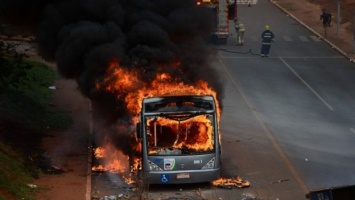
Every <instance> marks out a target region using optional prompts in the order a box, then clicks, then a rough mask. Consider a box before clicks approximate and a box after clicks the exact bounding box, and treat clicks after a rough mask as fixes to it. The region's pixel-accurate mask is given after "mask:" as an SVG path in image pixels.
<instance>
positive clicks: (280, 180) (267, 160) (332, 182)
mask: <svg viewBox="0 0 355 200" xmlns="http://www.w3.org/2000/svg"><path fill="white" fill-rule="evenodd" d="M238 17H239V18H240V19H241V20H242V21H243V22H244V23H245V26H246V33H245V45H244V46H236V45H235V44H236V35H235V34H233V35H231V37H229V39H228V43H227V44H226V45H220V46H216V47H217V48H218V49H219V52H218V56H217V57H216V59H215V63H213V65H214V66H215V67H216V68H217V69H218V72H219V73H220V77H221V79H222V80H224V86H225V98H224V99H223V106H224V108H223V113H222V119H221V126H220V128H221V132H222V143H223V149H222V153H223V154H222V163H223V165H222V176H224V177H234V176H240V177H242V178H243V179H247V180H249V181H250V182H251V187H249V188H244V189H233V190H223V189H218V188H210V187H209V186H205V185H203V186H201V185H195V186H192V187H185V186H184V187H183V186H181V187H177V188H175V189H173V188H172V187H169V186H167V188H165V189H164V188H159V189H157V188H156V189H154V188H151V191H150V192H154V191H155V192H158V193H162V194H163V193H165V195H166V194H176V193H184V192H187V191H196V190H197V189H201V187H202V190H201V191H200V192H199V193H201V194H202V196H203V197H204V198H207V199H209V200H215V199H223V200H238V199H252V198H255V199H268V200H269V199H270V200H271V199H273V200H274V199H279V200H286V199H287V200H302V199H306V197H305V195H306V194H307V193H308V192H310V191H312V190H318V189H326V188H330V187H338V186H346V185H354V184H355V145H354V143H355V65H354V64H353V63H351V62H349V61H348V59H347V58H345V57H344V56H343V55H342V54H341V53H339V52H337V51H336V50H335V49H333V48H332V47H331V46H329V45H328V44H327V43H325V42H324V41H323V40H320V39H319V38H318V37H317V36H316V35H315V34H314V33H312V32H311V31H309V30H307V29H306V28H305V27H303V26H301V25H300V24H299V23H298V22H297V21H295V20H294V19H292V18H290V17H289V16H287V15H286V14H285V13H283V12H282V11H281V10H279V9H278V8H277V7H275V6H274V5H273V4H272V3H270V2H269V1H266V0H263V1H258V3H257V4H256V5H252V7H247V6H242V5H240V6H239V8H238ZM265 24H269V25H270V26H271V30H272V31H273V32H274V34H275V36H276V38H275V43H273V45H272V47H271V52H270V57H268V58H262V57H260V56H259V55H258V54H259V51H260V46H261V38H260V35H261V32H262V31H263V27H264V25H265ZM230 26H231V30H233V27H232V26H233V23H232V21H231V23H230ZM97 177H100V176H96V178H95V177H93V189H92V190H93V191H94V192H95V191H96V190H99V189H97V188H96V187H97V183H98V182H97V180H98V178H97ZM101 182H105V180H104V181H101ZM106 182H107V181H106ZM106 184H107V183H106ZM108 184H109V185H110V186H109V188H110V189H109V190H113V191H116V193H117V191H118V189H117V187H116V186H113V184H112V183H108ZM169 189H170V190H169ZM100 190H101V192H100V193H101V194H103V193H106V192H104V191H102V189H100ZM169 192H170V193H169ZM107 194H110V191H108V193H107ZM168 196H169V195H168ZM248 197H250V198H248ZM165 198H167V196H165ZM152 199H154V198H152Z"/></svg>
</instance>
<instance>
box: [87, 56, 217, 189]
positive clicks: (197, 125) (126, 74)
mask: <svg viewBox="0 0 355 200" xmlns="http://www.w3.org/2000/svg"><path fill="white" fill-rule="evenodd" d="M179 65H180V63H178V62H177V63H175V64H174V65H173V66H172V67H179ZM106 73H107V75H108V76H107V77H108V78H106V79H105V80H103V82H101V83H98V84H97V85H96V89H98V90H105V91H108V92H110V93H112V94H115V95H117V98H118V99H124V101H125V103H126V106H127V110H128V111H129V113H130V114H131V116H132V121H133V122H134V123H137V122H138V114H139V112H140V111H141V103H142V101H143V98H145V97H153V96H165V95H176V96H178V95H212V96H213V97H214V99H215V101H216V107H217V117H218V122H219V118H220V109H219V107H218V105H219V104H218V101H217V98H216V96H217V94H216V92H215V91H213V90H212V89H211V88H210V87H209V86H208V84H207V82H205V81H202V80H200V81H198V82H197V83H195V84H194V85H192V84H187V83H184V82H183V81H182V80H181V79H180V78H173V77H171V76H170V75H169V74H167V73H158V74H157V75H156V76H155V77H154V78H153V79H152V80H150V81H149V83H146V82H144V81H142V80H140V79H139V76H138V72H137V71H131V70H128V69H125V68H124V67H123V66H121V65H120V64H119V62H118V61H117V60H113V61H112V62H111V63H110V64H109V67H108V69H107V71H106ZM193 120H194V121H191V120H186V121H184V122H182V123H181V124H180V128H183V129H186V130H187V129H189V130H193V129H196V131H195V132H197V133H198V134H196V133H195V134H193V133H192V132H191V131H190V132H191V133H189V139H187V138H186V137H185V138H184V137H181V138H179V139H178V140H177V141H176V143H174V146H173V147H174V148H178V147H181V146H183V145H184V146H186V147H188V148H191V149H194V150H209V149H213V138H212V135H213V134H212V132H213V129H212V125H211V124H210V123H211V122H210V121H209V120H207V119H206V117H205V116H198V117H194V119H193ZM157 122H158V123H159V124H160V125H161V126H164V125H167V124H169V123H171V122H169V120H167V119H163V118H159V119H158V121H157ZM148 123H149V122H148ZM169 126H170V127H172V129H173V131H174V132H176V133H178V132H179V131H178V130H177V129H178V128H177V127H176V125H171V124H170V125H169ZM132 148H135V149H136V150H139V149H140V148H141V147H140V145H139V144H137V145H136V146H134V147H132ZM108 149H109V148H108ZM106 151H107V147H105V148H98V149H96V151H95V156H96V157H97V158H101V157H105V159H106V160H107V162H106V165H105V167H103V166H96V168H93V170H105V171H115V172H120V173H123V172H124V171H126V170H128V166H127V165H125V164H123V163H122V160H118V159H117V153H116V152H115V151H112V150H110V153H109V154H107V153H106ZM150 151H151V150H150ZM127 159H128V158H127ZM128 163H129V162H128ZM131 163H133V166H131V167H132V168H133V169H137V168H138V167H139V163H140V161H139V160H138V159H137V160H134V161H131ZM126 182H130V180H126Z"/></svg>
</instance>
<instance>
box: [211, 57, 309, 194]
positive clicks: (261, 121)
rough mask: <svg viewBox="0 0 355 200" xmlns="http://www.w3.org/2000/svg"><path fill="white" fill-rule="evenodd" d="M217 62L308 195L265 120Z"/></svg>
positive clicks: (306, 189) (228, 73)
mask: <svg viewBox="0 0 355 200" xmlns="http://www.w3.org/2000/svg"><path fill="white" fill-rule="evenodd" d="M218 61H219V63H220V64H221V67H222V69H223V70H224V73H225V74H226V76H227V79H229V80H230V81H231V82H232V85H233V86H234V87H235V88H236V89H237V91H238V92H239V93H240V95H241V96H242V98H243V100H244V102H245V103H246V104H247V105H248V107H249V108H250V110H251V112H252V113H253V115H254V117H255V118H256V120H257V121H258V123H259V124H260V126H261V127H262V129H263V130H264V132H265V133H266V135H267V137H268V138H269V140H270V141H271V144H272V146H273V148H274V149H275V151H276V152H277V153H278V155H279V156H280V158H281V160H282V161H283V162H284V163H285V165H286V166H287V168H288V169H289V171H290V173H291V174H292V175H293V177H294V178H295V179H296V181H297V183H298V184H299V186H300V187H301V189H302V190H303V192H304V193H305V194H306V193H308V192H309V190H308V188H307V186H306V184H305V183H304V182H303V180H302V178H301V176H300V175H299V174H298V172H297V171H296V169H295V168H294V167H293V165H292V163H291V161H290V160H289V159H288V157H287V156H286V154H285V152H284V151H283V150H282V149H281V147H280V146H279V144H278V143H277V142H276V139H275V137H274V136H273V135H272V133H271V131H270V129H269V128H268V126H267V125H266V123H265V120H263V119H262V116H261V115H260V114H259V113H258V112H257V111H256V110H255V109H254V106H253V105H252V103H251V102H250V101H249V99H248V97H247V95H246V94H245V93H244V91H243V89H242V88H241V87H240V86H239V85H240V84H237V80H235V79H237V78H236V77H232V75H231V74H230V72H229V71H228V69H227V67H226V66H225V65H224V63H223V62H222V61H221V59H218Z"/></svg>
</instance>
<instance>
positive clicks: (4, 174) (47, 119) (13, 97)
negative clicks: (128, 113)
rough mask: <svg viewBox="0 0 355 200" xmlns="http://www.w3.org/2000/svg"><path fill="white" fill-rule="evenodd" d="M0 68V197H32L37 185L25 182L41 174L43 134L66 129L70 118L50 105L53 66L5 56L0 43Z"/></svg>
mask: <svg viewBox="0 0 355 200" xmlns="http://www.w3.org/2000/svg"><path fill="white" fill-rule="evenodd" d="M0 70H1V73H0V200H8V199H21V200H34V199H35V197H34V194H35V192H36V191H37V190H39V189H40V188H31V187H29V186H28V184H30V183H31V182H32V180H33V178H36V177H38V176H39V173H40V169H39V166H40V163H41V161H42V160H41V159H43V156H42V154H43V150H42V149H41V148H40V146H41V140H42V137H43V136H44V135H45V134H46V132H47V131H51V130H66V129H68V128H69V126H70V125H71V118H70V116H69V114H68V113H66V112H64V111H61V110H59V109H58V108H56V107H55V106H53V103H52V102H53V92H54V91H53V90H51V89H49V88H48V87H49V86H51V85H53V83H54V81H55V80H56V79H57V78H58V75H57V74H56V73H55V71H54V70H53V69H51V68H50V67H48V66H46V65H44V64H42V63H39V62H33V61H28V60H25V59H23V57H22V56H20V55H15V56H13V57H10V56H5V55H4V54H3V53H2V52H1V44H0Z"/></svg>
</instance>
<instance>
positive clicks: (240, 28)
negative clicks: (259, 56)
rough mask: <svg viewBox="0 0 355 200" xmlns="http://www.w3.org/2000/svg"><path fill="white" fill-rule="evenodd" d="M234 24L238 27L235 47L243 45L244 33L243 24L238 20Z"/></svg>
mask: <svg viewBox="0 0 355 200" xmlns="http://www.w3.org/2000/svg"><path fill="white" fill-rule="evenodd" d="M236 24H237V26H238V32H237V45H244V33H245V26H244V23H243V22H242V21H240V20H237V22H236Z"/></svg>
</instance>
